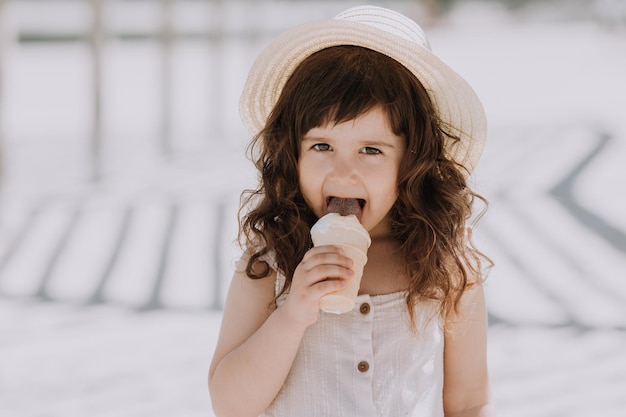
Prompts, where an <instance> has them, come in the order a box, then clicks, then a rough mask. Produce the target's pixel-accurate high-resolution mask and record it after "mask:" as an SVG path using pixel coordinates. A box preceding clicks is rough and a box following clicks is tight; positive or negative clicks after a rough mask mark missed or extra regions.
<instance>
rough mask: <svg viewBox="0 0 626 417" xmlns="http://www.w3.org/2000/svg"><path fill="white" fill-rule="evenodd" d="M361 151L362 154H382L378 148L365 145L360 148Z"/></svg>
mask: <svg viewBox="0 0 626 417" xmlns="http://www.w3.org/2000/svg"><path fill="white" fill-rule="evenodd" d="M361 153H364V154H367V155H380V154H382V152H381V151H380V149H377V148H372V147H371V146H366V147H364V148H363V149H361Z"/></svg>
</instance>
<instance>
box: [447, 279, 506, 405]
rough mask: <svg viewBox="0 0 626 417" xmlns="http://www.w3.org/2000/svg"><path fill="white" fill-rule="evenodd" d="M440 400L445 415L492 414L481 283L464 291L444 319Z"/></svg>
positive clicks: (485, 320)
mask: <svg viewBox="0 0 626 417" xmlns="http://www.w3.org/2000/svg"><path fill="white" fill-rule="evenodd" d="M443 403H444V410H445V416H446V417H493V416H495V411H494V409H493V404H492V402H491V395H490V390H489V376H488V373H487V308H486V305H485V297H484V293H483V288H482V286H481V285H474V286H473V287H470V288H468V289H467V290H466V291H465V293H464V294H463V296H462V298H461V302H460V306H459V312H458V314H457V313H455V312H454V311H452V312H450V314H449V315H448V317H447V319H446V332H445V350H444V388H443Z"/></svg>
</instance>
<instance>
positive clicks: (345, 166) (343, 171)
mask: <svg viewBox="0 0 626 417" xmlns="http://www.w3.org/2000/svg"><path fill="white" fill-rule="evenodd" d="M331 177H332V178H333V179H334V180H335V181H337V182H343V183H352V182H355V181H356V180H357V178H358V169H357V164H356V161H354V160H353V158H351V157H348V156H337V157H336V158H335V159H334V161H333V165H332V171H331Z"/></svg>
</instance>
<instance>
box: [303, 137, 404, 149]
mask: <svg viewBox="0 0 626 417" xmlns="http://www.w3.org/2000/svg"><path fill="white" fill-rule="evenodd" d="M301 142H324V143H326V142H332V141H331V140H330V139H329V138H327V137H325V136H307V135H304V136H303V137H302V140H301ZM359 144H360V145H361V146H371V147H377V148H395V147H396V145H394V144H393V143H391V142H386V141H380V140H360V141H359Z"/></svg>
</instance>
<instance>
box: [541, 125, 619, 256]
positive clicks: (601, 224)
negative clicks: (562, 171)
mask: <svg viewBox="0 0 626 417" xmlns="http://www.w3.org/2000/svg"><path fill="white" fill-rule="evenodd" d="M598 136H599V140H598V143H597V145H596V147H595V148H594V149H593V150H592V151H591V152H590V153H589V154H588V155H587V156H586V157H585V158H584V159H583V160H581V161H580V163H579V164H578V165H577V166H576V167H574V169H572V171H571V172H570V173H569V174H568V175H567V176H565V177H564V178H563V180H562V181H561V182H559V183H558V184H556V185H555V186H554V187H553V188H552V189H551V190H550V192H549V193H550V195H552V196H554V197H555V198H556V200H557V201H558V202H559V204H561V205H562V206H563V207H564V208H565V209H566V210H567V211H569V212H570V213H571V215H572V216H573V217H574V218H575V219H576V220H577V221H578V222H579V223H580V224H582V225H583V226H585V227H587V228H588V229H589V230H591V231H592V232H593V233H595V234H597V235H598V236H600V237H601V238H602V239H604V240H605V241H607V242H608V243H609V244H610V245H611V246H613V247H614V248H615V249H616V250H618V251H620V252H622V253H626V234H625V233H624V231H622V230H620V229H618V228H617V227H615V226H613V225H611V224H609V223H608V222H607V221H606V220H605V219H603V218H602V217H600V216H598V215H597V214H596V213H593V212H591V211H589V210H587V209H586V208H585V207H584V206H582V205H581V204H579V202H578V201H577V200H576V198H575V197H574V192H573V190H574V186H575V184H576V181H577V180H578V177H579V176H580V175H581V174H582V173H583V172H584V171H585V170H586V169H587V167H588V166H589V164H590V163H591V162H592V161H593V160H594V159H595V158H596V157H597V156H598V155H600V154H601V153H602V152H603V151H604V149H605V148H606V146H607V145H608V144H609V142H610V141H611V140H612V137H611V136H610V135H609V134H608V133H599V134H598ZM618 192H620V191H618ZM621 192H624V191H623V190H621Z"/></svg>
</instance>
